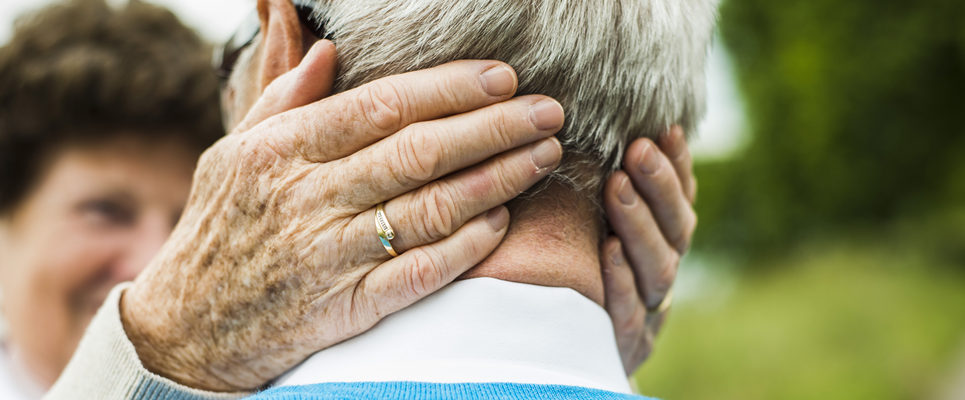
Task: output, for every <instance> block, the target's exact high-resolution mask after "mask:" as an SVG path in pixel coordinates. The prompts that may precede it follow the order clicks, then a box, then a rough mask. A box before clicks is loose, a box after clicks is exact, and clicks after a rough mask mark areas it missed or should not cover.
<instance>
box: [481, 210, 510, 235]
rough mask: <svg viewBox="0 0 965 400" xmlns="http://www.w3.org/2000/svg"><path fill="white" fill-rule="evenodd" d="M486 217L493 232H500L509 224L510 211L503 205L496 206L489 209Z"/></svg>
mask: <svg viewBox="0 0 965 400" xmlns="http://www.w3.org/2000/svg"><path fill="white" fill-rule="evenodd" d="M486 219H488V220H489V226H491V227H492V228H493V232H499V231H501V230H503V228H505V227H506V225H508V224H509V211H508V210H506V207H503V206H499V207H496V208H494V209H492V210H489V214H487V215H486Z"/></svg>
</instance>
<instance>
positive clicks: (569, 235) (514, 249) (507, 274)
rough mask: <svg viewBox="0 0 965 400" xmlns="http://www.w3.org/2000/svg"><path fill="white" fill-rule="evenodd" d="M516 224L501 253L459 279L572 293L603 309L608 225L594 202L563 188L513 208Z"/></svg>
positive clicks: (556, 187)
mask: <svg viewBox="0 0 965 400" xmlns="http://www.w3.org/2000/svg"><path fill="white" fill-rule="evenodd" d="M509 208H510V213H511V217H510V220H511V223H510V226H509V231H508V232H507V233H506V237H505V238H504V239H503V242H502V243H501V244H500V245H499V247H498V248H497V249H496V251H494V252H493V254H491V255H490V256H489V257H488V258H486V259H485V260H483V262H481V263H479V264H478V265H477V266H475V267H474V268H473V269H471V270H469V271H468V272H466V273H465V274H463V276H461V277H460V279H470V278H480V277H490V278H496V279H500V280H504V281H510V282H518V283H528V284H532V285H540V286H550V287H568V288H572V289H573V290H576V291H577V292H579V293H580V294H582V295H584V296H586V297H587V298H589V299H590V300H593V301H594V302H596V303H597V304H599V305H601V306H602V305H603V280H602V277H601V276H600V261H599V260H600V257H599V256H600V253H599V251H600V250H599V249H600V237H601V233H602V231H603V223H602V221H601V220H600V218H599V216H598V215H597V213H596V211H595V208H594V206H593V205H592V203H591V202H590V200H588V199H586V198H583V197H580V196H579V195H576V194H574V193H573V192H572V191H570V190H569V189H567V188H564V187H563V186H562V185H559V184H553V185H550V187H549V188H547V189H546V190H545V191H543V192H540V193H539V194H537V195H536V196H534V197H531V198H526V199H522V200H515V201H514V202H513V203H512V204H510V206H509Z"/></svg>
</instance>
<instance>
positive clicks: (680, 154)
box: [659, 125, 697, 204]
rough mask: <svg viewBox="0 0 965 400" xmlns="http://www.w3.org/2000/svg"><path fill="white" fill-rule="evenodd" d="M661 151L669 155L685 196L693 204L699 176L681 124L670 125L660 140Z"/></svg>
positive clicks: (695, 198)
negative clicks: (696, 174)
mask: <svg viewBox="0 0 965 400" xmlns="http://www.w3.org/2000/svg"><path fill="white" fill-rule="evenodd" d="M659 145H660V151H662V152H663V153H664V154H666V155H667V158H669V159H670V162H671V163H672V164H673V168H674V170H676V171H677V177H678V178H679V179H680V187H682V188H683V190H684V196H685V197H686V198H687V200H690V204H693V203H694V202H695V201H696V200H697V178H695V177H694V161H693V157H692V156H691V154H690V147H689V146H687V137H686V135H684V129H683V128H681V127H680V126H679V125H674V126H671V127H670V133H669V134H668V135H666V136H664V137H662V138H660V140H659Z"/></svg>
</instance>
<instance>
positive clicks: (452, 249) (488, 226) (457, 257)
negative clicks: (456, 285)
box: [355, 206, 509, 317]
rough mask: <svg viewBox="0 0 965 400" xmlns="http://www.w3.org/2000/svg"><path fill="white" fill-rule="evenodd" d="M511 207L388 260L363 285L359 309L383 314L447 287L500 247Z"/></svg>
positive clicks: (358, 296)
mask: <svg viewBox="0 0 965 400" xmlns="http://www.w3.org/2000/svg"><path fill="white" fill-rule="evenodd" d="M508 225H509V211H508V210H507V209H506V207H503V206H499V207H496V208H494V209H493V210H491V211H489V212H487V213H485V214H483V215H480V216H478V217H476V218H473V219H472V220H470V221H469V222H468V223H466V225H464V226H463V227H462V228H460V229H459V230H458V231H456V232H455V233H454V234H453V235H452V236H449V237H448V238H445V239H443V240H440V241H438V242H436V243H433V244H429V245H426V246H422V247H418V248H415V249H412V250H411V251H408V252H406V253H405V254H402V255H400V256H398V257H396V258H393V259H391V260H389V261H386V262H385V263H383V264H382V265H380V266H379V267H377V268H376V269H374V270H372V272H370V273H369V274H368V275H366V277H365V278H364V279H363V280H362V281H361V282H360V283H359V286H358V288H357V290H356V292H355V303H356V304H359V305H360V307H359V308H358V309H359V310H364V311H370V312H373V313H374V314H373V315H377V316H379V317H383V316H386V315H389V314H391V313H394V312H396V311H398V310H401V309H402V308H405V307H408V306H409V305H411V304H412V303H415V302H416V301H418V300H420V299H422V298H423V297H426V296H428V295H429V294H432V293H433V292H435V291H436V290H439V289H441V288H442V287H443V286H445V285H448V284H449V283H450V282H452V281H453V280H455V279H456V278H457V277H459V275H462V273H464V272H466V271H468V270H469V269H470V268H472V267H473V266H475V265H476V264H478V263H479V262H481V261H482V260H483V259H485V258H486V257H487V256H489V254H490V253H492V252H493V250H495V249H496V247H497V246H499V242H500V241H501V240H502V239H503V237H504V236H505V235H506V228H507V226H508Z"/></svg>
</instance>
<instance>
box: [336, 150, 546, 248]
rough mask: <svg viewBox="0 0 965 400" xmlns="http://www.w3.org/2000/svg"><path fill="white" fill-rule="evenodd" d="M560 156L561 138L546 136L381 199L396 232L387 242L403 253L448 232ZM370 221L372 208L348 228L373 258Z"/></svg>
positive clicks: (532, 180)
mask: <svg viewBox="0 0 965 400" xmlns="http://www.w3.org/2000/svg"><path fill="white" fill-rule="evenodd" d="M562 156H563V148H562V147H561V146H560V142H559V141H558V140H556V138H553V137H551V138H548V139H544V140H542V141H540V142H537V143H534V144H532V145H529V146H526V147H523V148H519V149H514V150H511V151H508V152H506V153H503V154H500V155H498V156H496V157H493V158H492V159H490V160H487V161H486V162H484V163H482V164H480V165H477V166H474V167H472V168H470V169H467V170H464V171H461V172H459V173H457V174H454V175H451V176H448V177H446V178H445V179H442V180H439V181H435V182H432V183H430V184H428V185H426V186H423V187H422V188H420V189H419V190H415V191H412V192H409V193H406V194H404V195H402V196H400V197H397V198H395V199H392V200H390V201H388V202H386V203H385V215H386V218H387V219H388V222H389V224H390V225H391V226H392V229H393V230H394V231H395V239H394V240H392V242H391V243H392V247H393V248H394V249H395V251H396V252H397V253H403V252H406V251H408V250H409V249H412V248H415V247H418V246H422V245H425V244H428V243H432V242H436V241H438V240H440V239H443V238H445V237H447V236H449V235H451V234H452V233H453V232H455V231H457V230H458V229H460V228H461V227H462V225H463V224H465V223H466V221H467V220H469V219H471V218H473V217H474V216H476V215H479V214H480V213H482V212H485V211H486V210H489V209H491V208H493V207H496V206H498V205H500V204H503V203H505V202H507V201H509V200H512V199H513V198H515V197H516V196H518V195H519V194H520V193H522V192H523V191H524V190H526V189H529V188H530V187H532V186H533V185H535V184H536V182H539V181H540V180H541V179H543V178H545V177H546V176H548V175H549V174H550V172H551V171H552V170H554V169H555V168H556V167H557V166H558V165H559V163H560V159H561V158H562ZM374 221H375V214H374V211H373V210H369V211H367V212H364V213H362V214H360V215H359V216H358V217H356V218H355V220H354V221H353V223H352V225H351V228H350V229H351V232H353V235H354V237H355V240H354V241H352V243H369V247H368V248H371V249H372V252H371V254H372V256H373V257H374V258H386V257H387V256H388V253H387V252H386V250H385V248H384V246H383V245H382V243H381V241H379V240H378V236H377V234H376V228H375V222H374Z"/></svg>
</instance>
